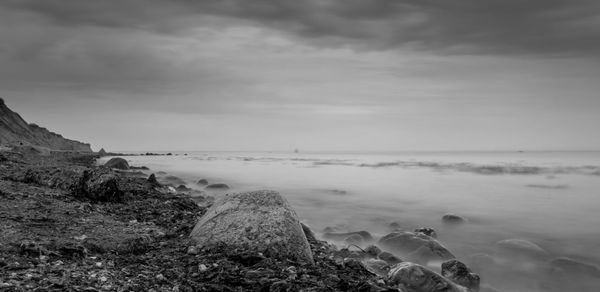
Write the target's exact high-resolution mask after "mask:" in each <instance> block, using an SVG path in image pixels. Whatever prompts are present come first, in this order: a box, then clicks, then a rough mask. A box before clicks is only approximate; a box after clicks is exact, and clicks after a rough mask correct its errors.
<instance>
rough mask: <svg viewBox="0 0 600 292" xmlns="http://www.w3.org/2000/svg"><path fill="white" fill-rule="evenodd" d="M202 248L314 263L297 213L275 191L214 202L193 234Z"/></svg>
mask: <svg viewBox="0 0 600 292" xmlns="http://www.w3.org/2000/svg"><path fill="white" fill-rule="evenodd" d="M190 237H191V238H192V240H194V241H195V242H196V244H198V245H202V246H203V247H210V246H219V245H225V246H227V247H228V248H231V250H241V251H244V252H257V253H262V254H263V255H264V256H266V257H271V258H278V259H293V260H297V261H300V262H304V263H308V264H314V261H313V257H312V252H311V250H310V245H309V244H308V241H307V239H306V236H305V234H304V231H303V230H302V226H301V225H300V221H299V220H298V216H297V215H296V212H295V211H294V210H293V209H292V207H291V206H290V204H289V203H288V202H287V200H285V199H284V198H283V197H282V196H281V195H280V194H279V193H277V192H275V191H254V192H246V193H232V194H227V195H224V196H222V197H220V198H219V199H217V201H215V203H214V204H213V205H212V206H211V207H210V208H209V209H208V210H207V211H206V213H205V214H204V216H202V217H201V218H200V219H199V220H198V222H197V223H196V226H195V227H194V229H193V230H192V233H191V234H190Z"/></svg>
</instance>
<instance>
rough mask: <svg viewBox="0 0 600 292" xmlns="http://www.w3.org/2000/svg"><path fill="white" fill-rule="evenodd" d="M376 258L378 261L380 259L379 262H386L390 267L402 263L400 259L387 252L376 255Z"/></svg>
mask: <svg viewBox="0 0 600 292" xmlns="http://www.w3.org/2000/svg"><path fill="white" fill-rule="evenodd" d="M377 257H378V258H379V259H381V260H384V261H386V262H387V263H389V264H390V265H395V264H397V263H401V262H402V260H401V259H400V258H398V257H397V256H395V255H393V254H391V253H389V252H387V251H384V252H381V253H379V254H378V255H377Z"/></svg>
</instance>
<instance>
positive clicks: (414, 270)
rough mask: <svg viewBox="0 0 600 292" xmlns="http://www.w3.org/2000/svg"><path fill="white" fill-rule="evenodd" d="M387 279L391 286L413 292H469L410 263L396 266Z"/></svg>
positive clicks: (436, 274)
mask: <svg viewBox="0 0 600 292" xmlns="http://www.w3.org/2000/svg"><path fill="white" fill-rule="evenodd" d="M387 278H388V281H389V282H390V284H393V285H397V286H398V287H400V288H405V289H406V290H407V291H411V292H469V290H468V289H467V288H465V287H462V286H460V285H457V284H455V283H453V282H452V281H450V280H448V279H446V278H444V277H442V276H441V275H439V274H438V273H436V272H434V271H432V270H429V269H428V268H426V267H423V266H421V265H418V264H415V263H410V262H402V263H399V264H397V265H394V266H393V267H392V268H391V269H390V272H389V273H388V275H387ZM402 291H404V290H402Z"/></svg>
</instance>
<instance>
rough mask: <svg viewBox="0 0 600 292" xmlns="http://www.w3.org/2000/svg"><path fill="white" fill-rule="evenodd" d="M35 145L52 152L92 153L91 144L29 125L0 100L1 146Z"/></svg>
mask: <svg viewBox="0 0 600 292" xmlns="http://www.w3.org/2000/svg"><path fill="white" fill-rule="evenodd" d="M21 143H22V144H23V145H35V146H41V147H46V148H50V149H52V150H67V151H79V152H92V149H91V147H90V144H85V143H81V142H78V141H73V140H69V139H65V138H63V136H61V135H59V134H56V133H53V132H50V131H48V129H46V128H42V127H40V126H38V125H36V124H28V123H27V122H25V120H23V118H21V116H20V115H19V114H17V113H15V112H13V111H12V110H11V109H9V108H8V107H7V106H6V104H4V100H2V98H0V144H8V145H20V144H21Z"/></svg>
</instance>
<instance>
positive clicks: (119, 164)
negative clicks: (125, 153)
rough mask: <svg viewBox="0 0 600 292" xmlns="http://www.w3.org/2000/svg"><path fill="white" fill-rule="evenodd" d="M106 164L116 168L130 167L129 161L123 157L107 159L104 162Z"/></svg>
mask: <svg viewBox="0 0 600 292" xmlns="http://www.w3.org/2000/svg"><path fill="white" fill-rule="evenodd" d="M104 166H106V167H108V168H116V169H121V170H128V169H129V163H127V160H125V159H123V158H121V157H115V158H111V159H110V160H109V161H107V162H106V163H105V164H104Z"/></svg>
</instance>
